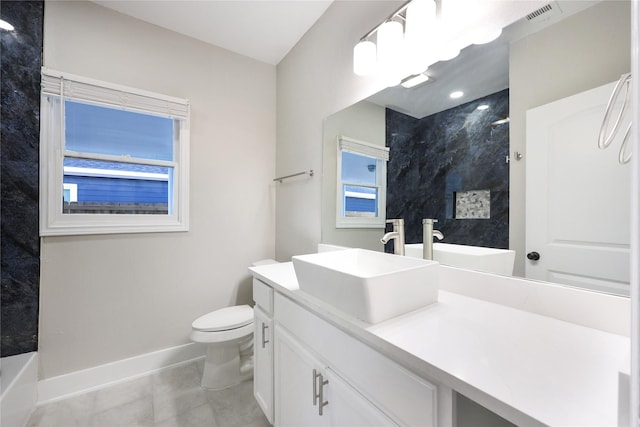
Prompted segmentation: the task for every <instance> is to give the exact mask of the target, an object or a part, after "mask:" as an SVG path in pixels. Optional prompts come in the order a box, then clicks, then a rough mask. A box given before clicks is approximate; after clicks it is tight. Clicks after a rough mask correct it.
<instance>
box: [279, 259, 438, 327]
mask: <svg viewBox="0 0 640 427" xmlns="http://www.w3.org/2000/svg"><path fill="white" fill-rule="evenodd" d="M292 261H293V267H294V269H295V272H296V276H297V277H298V284H299V286H300V290H302V291H304V292H307V293H309V294H311V295H313V296H314V297H316V298H318V299H321V300H322V301H324V302H326V303H329V304H331V305H333V306H334V307H336V308H338V309H340V310H342V311H344V312H346V313H348V314H350V315H352V316H354V317H356V318H358V319H360V320H364V321H365V322H368V323H378V322H382V321H383V320H386V319H390V318H392V317H396V316H399V315H401V314H404V313H408V312H409V311H412V310H416V309H418V308H420V307H424V306H426V305H429V304H432V303H434V302H436V301H437V300H438V263H437V262H435V261H426V260H423V259H416V258H410V257H404V256H399V255H392V254H386V253H384V252H376V251H369V250H365V249H345V250H341V251H333V252H323V253H317V254H311V255H300V256H294V257H292Z"/></svg>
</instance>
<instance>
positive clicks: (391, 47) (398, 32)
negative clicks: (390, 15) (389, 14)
mask: <svg viewBox="0 0 640 427" xmlns="http://www.w3.org/2000/svg"><path fill="white" fill-rule="evenodd" d="M403 54H404V35H403V34H402V24H401V23H400V22H397V21H387V22H385V23H384V24H382V25H381V26H380V28H378V71H379V72H380V75H381V76H382V77H383V79H384V82H385V84H386V85H387V86H396V85H398V84H400V80H402V77H403V76H402V73H403V68H404V64H403V57H404V55H403Z"/></svg>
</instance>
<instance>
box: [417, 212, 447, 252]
mask: <svg viewBox="0 0 640 427" xmlns="http://www.w3.org/2000/svg"><path fill="white" fill-rule="evenodd" d="M436 222H438V220H437V219H432V218H425V219H423V220H422V258H424V259H430V260H433V238H434V237H435V238H436V239H438V240H442V239H444V234H442V232H441V231H440V230H434V229H433V224H435V223H436Z"/></svg>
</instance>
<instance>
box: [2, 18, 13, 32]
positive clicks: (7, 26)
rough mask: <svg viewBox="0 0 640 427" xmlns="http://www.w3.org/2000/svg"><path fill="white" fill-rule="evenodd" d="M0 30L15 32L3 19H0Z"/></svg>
mask: <svg viewBox="0 0 640 427" xmlns="http://www.w3.org/2000/svg"><path fill="white" fill-rule="evenodd" d="M0 29H2V30H6V31H13V30H15V28H14V26H13V25H11V24H10V23H8V22H7V21H5V20H4V19H0Z"/></svg>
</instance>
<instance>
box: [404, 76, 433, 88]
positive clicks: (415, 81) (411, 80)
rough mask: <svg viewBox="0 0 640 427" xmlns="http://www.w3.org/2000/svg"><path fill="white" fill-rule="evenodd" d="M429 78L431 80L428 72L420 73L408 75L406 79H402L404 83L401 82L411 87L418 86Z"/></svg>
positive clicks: (405, 86)
mask: <svg viewBox="0 0 640 427" xmlns="http://www.w3.org/2000/svg"><path fill="white" fill-rule="evenodd" d="M428 80H429V76H427V75H426V74H423V73H420V74H416V75H414V76H409V77H407V78H406V79H404V80H402V83H400V85H401V86H402V87H404V88H407V89H409V88H412V87H415V86H418V85H419V84H422V83H424V82H426V81H428Z"/></svg>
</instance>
